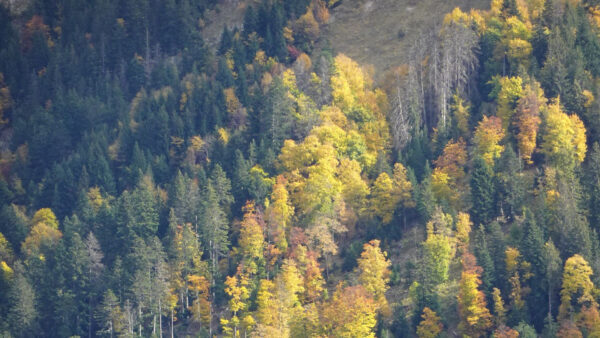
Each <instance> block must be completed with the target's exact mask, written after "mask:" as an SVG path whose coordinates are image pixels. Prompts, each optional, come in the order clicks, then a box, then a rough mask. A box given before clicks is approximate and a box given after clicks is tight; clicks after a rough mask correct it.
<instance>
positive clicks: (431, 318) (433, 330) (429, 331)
mask: <svg viewBox="0 0 600 338" xmlns="http://www.w3.org/2000/svg"><path fill="white" fill-rule="evenodd" d="M421 318H422V320H421V323H419V326H418V327H417V336H419V338H436V337H437V336H439V335H440V333H441V332H442V329H443V328H444V325H442V323H441V322H440V317H439V316H438V315H437V313H435V311H433V310H431V309H430V308H428V307H425V308H424V309H423V314H422V315H421Z"/></svg>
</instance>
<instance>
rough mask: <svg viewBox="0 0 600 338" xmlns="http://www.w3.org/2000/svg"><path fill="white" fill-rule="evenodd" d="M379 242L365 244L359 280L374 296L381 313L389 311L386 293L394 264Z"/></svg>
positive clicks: (359, 264)
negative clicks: (391, 267)
mask: <svg viewBox="0 0 600 338" xmlns="http://www.w3.org/2000/svg"><path fill="white" fill-rule="evenodd" d="M379 244H380V241H379V240H376V239H374V240H372V241H370V242H369V243H365V245H364V246H363V252H362V253H361V254H360V258H358V267H357V269H358V274H359V276H358V280H359V281H360V284H361V285H362V286H363V287H364V288H365V290H367V291H368V292H369V293H371V294H372V295H373V299H374V300H375V302H376V304H377V305H378V308H379V311H381V312H382V313H386V312H387V311H388V304H387V299H386V298H385V292H386V291H387V290H388V289H389V282H390V273H391V271H390V266H391V265H392V263H391V262H390V260H389V259H387V253H386V252H382V251H381V248H380V247H379Z"/></svg>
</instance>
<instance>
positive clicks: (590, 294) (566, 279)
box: [558, 255, 598, 320]
mask: <svg viewBox="0 0 600 338" xmlns="http://www.w3.org/2000/svg"><path fill="white" fill-rule="evenodd" d="M592 274H593V271H592V268H591V267H590V265H589V264H588V262H587V261H586V260H585V259H584V258H583V257H582V256H580V255H574V256H573V257H571V258H569V259H567V261H566V262H565V268H564V270H563V282H562V289H561V290H560V307H559V308H558V319H559V320H567V319H570V317H571V315H574V314H575V313H574V311H575V309H576V308H577V307H580V306H583V307H588V308H592V307H593V308H597V307H598V304H597V303H596V300H595V298H594V283H593V282H592V280H591V279H590V276H591V275H592Z"/></svg>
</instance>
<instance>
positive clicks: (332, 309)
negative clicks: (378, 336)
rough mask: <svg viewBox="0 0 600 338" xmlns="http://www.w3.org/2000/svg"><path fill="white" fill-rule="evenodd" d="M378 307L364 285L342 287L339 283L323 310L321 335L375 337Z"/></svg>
mask: <svg viewBox="0 0 600 338" xmlns="http://www.w3.org/2000/svg"><path fill="white" fill-rule="evenodd" d="M377 308H378V306H377V304H376V303H375V301H374V300H373V297H372V296H371V294H370V293H369V292H368V291H367V290H365V288H364V287H363V286H362V285H357V286H347V287H342V285H341V284H338V286H337V288H336V291H335V293H334V294H333V297H332V298H331V300H330V301H329V302H327V303H325V304H324V305H323V309H322V311H321V330H320V331H321V333H322V335H321V336H323V337H364V338H375V332H373V329H374V328H375V324H377V318H376V315H377Z"/></svg>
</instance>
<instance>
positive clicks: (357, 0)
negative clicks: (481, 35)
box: [321, 0, 489, 78]
mask: <svg viewBox="0 0 600 338" xmlns="http://www.w3.org/2000/svg"><path fill="white" fill-rule="evenodd" d="M457 6H458V7H461V8H462V9H463V10H465V9H466V10H468V9H470V8H488V7H489V1H488V0H449V1H444V0H344V1H343V3H342V4H341V5H340V6H338V7H336V8H334V9H333V10H332V12H331V14H332V15H331V20H330V23H329V25H328V27H327V28H326V29H325V30H324V32H323V35H322V39H321V40H322V42H321V44H322V45H324V44H325V43H329V44H330V45H331V46H332V47H333V50H334V52H335V53H344V54H346V55H348V56H350V57H351V58H353V59H355V60H356V61H358V62H359V63H361V64H369V65H373V66H374V69H375V75H376V78H377V77H379V76H380V75H381V74H383V72H385V71H386V70H387V69H389V68H390V67H393V66H397V65H399V64H402V63H403V62H404V58H405V55H406V50H407V49H408V46H409V44H410V42H411V41H412V40H413V39H414V38H415V37H416V36H418V34H419V33H420V32H421V31H424V30H427V29H430V28H431V27H434V26H435V25H436V24H439V23H440V22H441V21H442V19H443V17H444V14H445V13H448V12H450V11H451V10H452V9H454V8H455V7H457ZM400 32H402V33H401V34H399V33H400ZM400 35H403V37H400Z"/></svg>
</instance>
